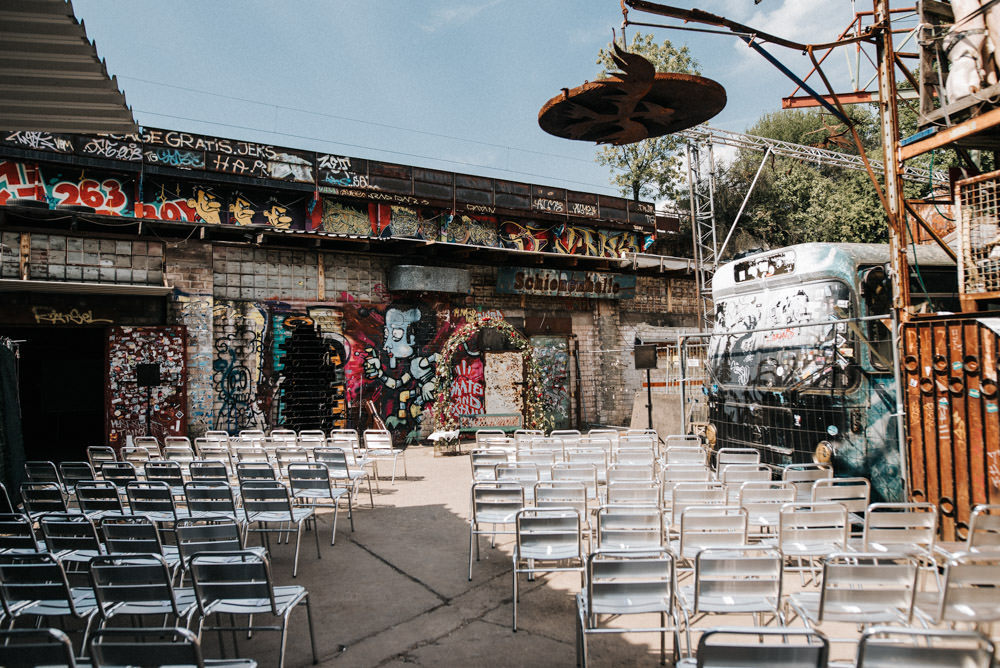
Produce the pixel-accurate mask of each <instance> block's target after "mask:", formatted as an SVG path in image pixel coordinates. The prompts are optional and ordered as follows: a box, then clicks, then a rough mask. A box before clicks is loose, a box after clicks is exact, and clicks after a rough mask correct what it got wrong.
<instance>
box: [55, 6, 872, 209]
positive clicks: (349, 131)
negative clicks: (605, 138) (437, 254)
mask: <svg viewBox="0 0 1000 668" xmlns="http://www.w3.org/2000/svg"><path fill="white" fill-rule="evenodd" d="M674 4H676V5H677V6H684V7H698V8H700V9H704V10H706V11H709V12H712V13H715V14H719V15H723V16H726V17H728V18H730V19H733V20H736V21H740V22H743V23H746V24H748V25H751V26H755V27H758V28H760V29H761V30H766V31H768V32H771V33H773V34H777V35H781V36H784V37H787V38H789V39H795V40H798V41H803V42H810V41H812V42H819V41H830V40H833V39H834V38H836V36H837V35H838V34H839V33H840V32H841V31H842V30H843V29H844V28H846V27H847V26H848V24H849V23H850V21H851V20H852V18H853V16H854V14H853V12H854V9H853V8H852V6H851V3H850V2H849V0H761V2H760V4H757V5H755V4H754V3H753V1H752V0H705V1H704V2H701V3H698V4H692V3H682V2H674ZM862 4H864V7H859V9H870V5H869V3H862ZM73 6H74V9H75V11H76V15H77V17H78V18H81V19H83V20H84V22H85V24H86V28H87V34H88V36H89V37H90V38H91V39H93V40H95V41H96V43H97V50H98V53H99V54H100V55H101V56H102V57H103V58H105V59H106V61H107V65H108V70H109V72H110V73H111V74H114V75H117V76H118V78H119V85H120V87H121V88H122V89H123V90H124V92H125V95H126V99H127V100H128V103H129V105H130V106H131V107H132V108H133V110H134V112H135V117H136V120H137V121H138V122H139V123H140V124H141V125H145V126H149V127H163V128H171V129H177V130H186V131H190V132H196V133H202V134H208V135H214V136H221V137H233V138H238V139H246V140H250V141H257V142H263V143H271V144H276V145H281V146H288V147H294V148H302V149H310V150H317V151H324V152H328V153H337V154H342V155H348V156H352V157H359V158H369V159H374V160H383V161H387V162H397V163H403V164H409V165H418V166H422V167H430V168H436V169H444V170H448V171H455V172H462V173H468V174H477V175H484V176H493V177H497V178H505V179H511V180H515V181H523V182H526V183H537V184H544V185H552V186H560V187H565V188H570V189H573V190H582V191H587V192H597V193H602V194H619V193H618V192H617V191H616V190H615V188H614V187H613V186H611V185H610V182H609V173H608V171H607V169H606V168H604V167H601V166H599V165H597V164H596V163H595V162H594V155H595V148H594V145H593V144H588V143H584V142H573V141H569V140H565V139H559V138H556V137H552V136H550V135H547V134H546V133H544V132H543V131H542V130H541V129H540V128H539V127H538V122H537V117H538V110H539V108H540V107H541V106H542V105H543V104H544V103H545V102H546V100H548V99H549V98H551V97H552V96H554V95H556V94H558V93H559V90H560V88H563V87H574V86H578V85H580V84H582V83H583V82H584V81H585V80H588V79H594V78H596V75H597V73H598V71H599V69H600V68H599V67H598V66H597V65H596V63H595V60H596V56H597V52H598V50H599V49H600V48H601V47H604V46H606V45H607V44H608V42H609V41H610V39H611V30H612V28H615V29H616V30H620V27H621V22H622V13H621V8H620V5H619V2H618V0H453V1H452V2H444V1H439V0H391V1H390V0H360V1H359V0H352V1H350V2H348V1H346V0H286V1H284V2H274V1H273V0H268V1H264V0H171V1H170V2H162V1H161V2H153V1H152V0H74V1H73ZM629 18H630V19H632V20H636V21H645V22H650V23H665V22H668V21H666V20H664V19H661V18H660V17H656V16H653V15H649V14H644V13H639V12H636V11H634V10H632V11H630V14H629ZM671 23H676V22H671ZM634 30H636V28H632V27H630V28H629V29H628V35H629V36H630V37H631V34H632V32H633V31H634ZM641 30H643V31H645V32H652V33H653V34H654V35H655V36H656V38H657V40H659V41H662V40H663V39H670V40H671V41H672V42H674V44H675V45H684V44H686V45H687V46H688V47H689V48H690V49H691V52H692V54H693V55H694V57H695V58H696V59H697V60H698V61H699V63H700V64H701V70H702V74H703V75H704V76H707V77H709V78H712V79H715V80H716V81H718V82H719V83H721V84H722V85H723V86H724V87H725V88H726V89H727V94H728V104H727V107H726V109H725V110H723V111H722V113H720V114H719V115H718V116H717V117H716V118H714V119H712V120H711V121H710V124H711V125H713V126H715V127H719V128H723V129H727V130H734V131H744V130H746V128H747V127H748V126H749V125H751V124H752V123H753V122H754V121H755V120H756V119H757V118H759V117H760V116H761V115H762V114H765V113H768V112H772V111H776V110H778V109H780V105H781V98H782V97H783V96H786V95H788V94H790V93H791V92H792V90H793V84H792V83H791V82H790V81H789V80H788V79H786V78H785V77H784V76H782V75H781V74H780V73H778V72H777V70H775V68H774V67H773V66H771V65H769V64H767V63H766V62H765V61H764V59H763V58H761V57H760V56H759V55H757V54H755V53H754V52H752V51H751V50H750V49H749V48H747V47H746V45H745V44H744V43H743V42H742V41H740V40H739V39H737V38H735V37H732V36H722V35H705V34H699V33H694V32H682V31H676V30H664V29H649V28H641ZM768 48H769V49H770V50H771V51H772V52H773V53H774V54H775V55H777V56H778V57H779V58H780V59H781V60H782V61H783V62H784V63H785V64H786V65H788V66H789V67H790V68H791V69H793V70H794V71H796V72H797V73H799V74H805V73H806V72H807V71H808V69H809V62H808V59H807V58H806V57H805V56H803V55H801V54H799V53H797V52H792V51H789V50H787V49H783V48H781V47H776V46H770V47H768ZM835 55H836V56H837V58H836V62H837V67H839V68H840V69H843V67H844V66H843V63H844V62H845V56H844V55H843V54H840V53H838V54H835ZM833 72H834V74H835V76H834V84H835V86H837V87H838V88H842V89H846V88H848V85H847V80H846V78H845V77H844V76H840V75H839V73H837V72H836V70H833Z"/></svg>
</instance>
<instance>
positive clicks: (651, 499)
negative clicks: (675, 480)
mask: <svg viewBox="0 0 1000 668" xmlns="http://www.w3.org/2000/svg"><path fill="white" fill-rule="evenodd" d="M606 493H607V505H609V506H614V505H626V506H628V505H632V506H636V505H638V506H658V507H659V506H660V505H661V504H662V501H663V491H662V489H661V485H660V482H659V481H658V480H652V481H650V480H618V481H616V482H612V483H609V484H608V486H607V492H606Z"/></svg>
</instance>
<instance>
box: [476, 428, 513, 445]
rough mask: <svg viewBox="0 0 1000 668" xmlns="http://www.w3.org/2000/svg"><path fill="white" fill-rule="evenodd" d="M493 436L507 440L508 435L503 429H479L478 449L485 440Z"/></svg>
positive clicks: (477, 431) (477, 432) (477, 436)
mask: <svg viewBox="0 0 1000 668" xmlns="http://www.w3.org/2000/svg"><path fill="white" fill-rule="evenodd" d="M491 436H499V437H501V438H506V436H507V433H506V432H505V431H504V430H503V429H477V430H476V447H480V446H481V444H482V442H483V440H484V439H486V438H489V437H491Z"/></svg>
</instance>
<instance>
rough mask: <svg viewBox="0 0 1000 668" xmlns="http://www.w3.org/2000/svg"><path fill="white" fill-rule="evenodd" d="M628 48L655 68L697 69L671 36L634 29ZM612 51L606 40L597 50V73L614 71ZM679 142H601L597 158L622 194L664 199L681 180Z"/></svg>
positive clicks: (669, 139) (656, 139) (694, 71)
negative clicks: (658, 36)
mask: <svg viewBox="0 0 1000 668" xmlns="http://www.w3.org/2000/svg"><path fill="white" fill-rule="evenodd" d="M627 50H628V51H631V52H633V53H638V54H640V55H641V56H643V57H645V58H646V59H647V60H649V61H650V62H652V63H653V65H654V66H655V67H656V70H657V71H658V72H684V73H687V74H698V73H699V69H698V68H699V66H698V62H697V61H696V60H695V59H694V58H693V57H692V56H691V54H690V52H689V51H688V48H687V47H686V46H685V47H681V48H677V47H675V46H674V45H673V44H671V42H670V40H664V41H663V42H661V43H657V42H655V41H654V40H653V36H652V35H647V34H643V33H636V34H635V35H634V36H633V37H632V42H631V43H630V44H629V45H628V49H627ZM611 53H612V51H611V44H608V48H607V49H601V51H600V53H599V54H598V57H597V64H598V65H600V66H601V67H602V68H603V69H602V70H601V72H600V74H599V75H598V76H599V77H601V78H603V77H607V76H608V75H609V74H611V73H613V72H614V71H616V66H615V64H614V61H613V60H612V58H611ZM682 145H683V144H682V141H681V140H679V139H677V138H676V137H672V136H670V135H666V136H663V137H654V138H652V139H644V140H642V141H640V142H636V143H634V144H626V145H624V146H603V147H601V148H599V149H598V151H597V162H598V163H599V164H601V165H604V166H606V167H609V168H611V170H612V173H613V176H612V181H613V182H614V184H615V185H616V186H618V187H619V188H620V189H621V192H622V195H623V196H624V197H631V198H632V199H635V200H639V199H642V198H652V199H664V198H667V197H672V196H674V195H675V191H676V188H677V186H678V184H679V183H680V182H681V179H682V174H681V165H682V163H681V160H680V158H679V156H678V151H679V150H680V149H681V147H682Z"/></svg>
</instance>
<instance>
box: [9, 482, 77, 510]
mask: <svg viewBox="0 0 1000 668" xmlns="http://www.w3.org/2000/svg"><path fill="white" fill-rule="evenodd" d="M20 490H21V503H22V505H24V512H26V513H28V514H29V515H31V516H32V517H34V516H35V515H37V514H38V513H64V512H66V501H65V500H64V499H63V493H62V489H61V488H60V487H59V485H57V484H56V483H54V482H23V483H21V487H20Z"/></svg>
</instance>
